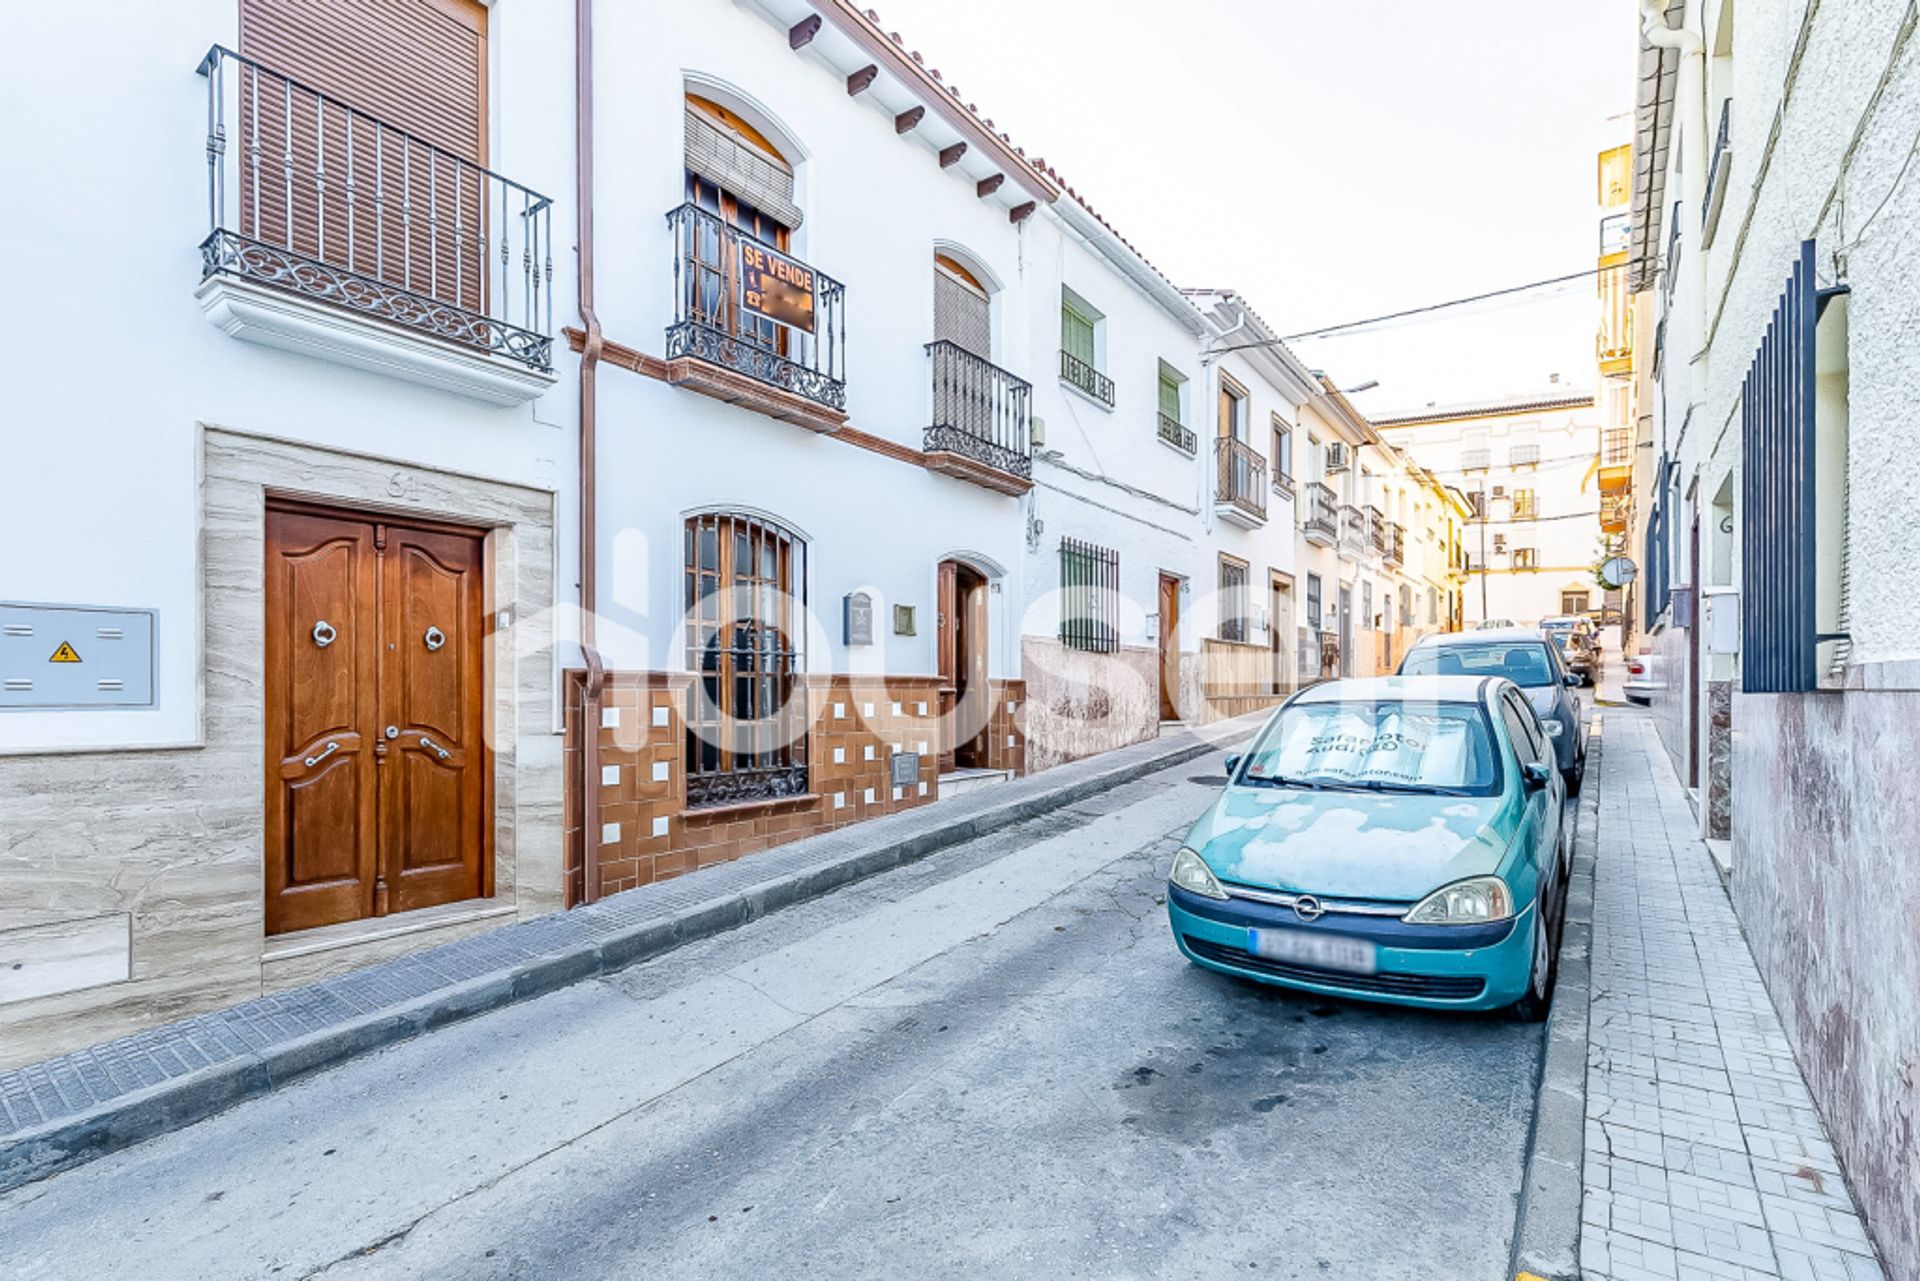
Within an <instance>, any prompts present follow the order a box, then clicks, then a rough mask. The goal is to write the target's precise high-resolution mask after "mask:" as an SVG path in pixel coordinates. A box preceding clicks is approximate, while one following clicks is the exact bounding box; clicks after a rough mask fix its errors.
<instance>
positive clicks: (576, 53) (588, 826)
mask: <svg viewBox="0 0 1920 1281" xmlns="http://www.w3.org/2000/svg"><path fill="white" fill-rule="evenodd" d="M573 27H574V30H573V147H574V193H573V199H574V207H575V208H576V210H578V226H577V232H576V234H577V236H578V239H579V244H578V246H577V251H576V255H575V256H576V257H577V259H578V261H579V265H580V281H579V290H578V292H579V297H580V324H581V327H582V328H584V329H585V330H586V333H587V338H586V342H585V344H584V345H583V346H582V348H581V352H580V655H581V658H582V660H583V661H584V662H585V663H586V665H587V678H586V682H585V684H584V685H583V686H582V689H581V699H580V897H581V901H582V902H586V903H591V902H593V901H594V900H596V899H598V898H599V897H600V783H599V779H600V696H601V694H602V692H603V691H604V690H605V688H606V683H607V670H606V667H605V665H604V664H603V663H602V662H601V660H600V649H599V646H598V639H599V637H598V632H599V629H598V627H597V626H596V625H595V624H596V607H597V605H598V603H599V601H598V596H599V594H598V592H596V591H595V579H596V577H597V575H596V572H595V565H594V560H595V556H594V548H595V545H596V541H597V539H596V535H597V533H598V525H599V510H598V506H599V504H598V496H599V486H598V484H597V482H596V478H595V473H594V452H595V451H594V445H595V442H596V439H597V436H598V433H597V432H596V430H595V422H594V409H595V397H594V381H593V375H594V369H595V367H596V366H598V365H599V363H600V350H601V346H602V343H603V340H602V337H601V334H600V317H599V316H598V315H596V314H594V310H593V0H574V4H573Z"/></svg>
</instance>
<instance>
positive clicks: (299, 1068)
mask: <svg viewBox="0 0 1920 1281" xmlns="http://www.w3.org/2000/svg"><path fill="white" fill-rule="evenodd" d="M1266 715H1267V713H1266V712H1259V713H1256V714H1253V715H1250V716H1242V717H1237V718H1234V719H1232V720H1226V721H1219V722H1216V723H1214V724H1211V725H1206V726H1201V727H1197V728H1189V729H1183V730H1181V731H1179V732H1177V733H1174V734H1170V735H1166V736H1164V737H1161V738H1156V739H1153V740H1150V741H1148V742H1144V743H1136V744H1133V745H1132V746H1129V747H1123V748H1119V749H1117V750H1115V751H1111V752H1106V753H1103V754H1101V755H1099V756H1094V757H1089V758H1087V759H1085V760H1080V761H1074V762H1071V763H1069V764H1066V765H1061V766H1057V767H1055V768H1054V769H1051V770H1048V771H1046V772H1045V773H1042V774H1039V775H1034V776H1031V777H1028V778H1022V779H1016V780H1013V781H1012V782H1009V783H1003V784H999V785H997V786H994V787H988V788H983V789H981V790H979V791H977V792H972V793H969V794H967V795H964V796H960V797H956V798H954V799H952V800H946V801H941V802H938V803H936V804H933V805H926V806H920V807H918V808H915V809H911V810H907V811H905V812H902V813H899V814H892V815H888V816H886V817H884V818H878V819H872V820H870V821H868V822H865V823H858V824H854V825H851V826H849V827H845V828H840V829H838V830H835V831H832V832H826V833H823V834H821V835H818V836H812V837H808V838H805V839H803V840H798V841H793V842H790V843H788V844H786V845H780V846H776V847H774V848H772V849H769V850H766V851H763V852H761V853H758V854H754V855H750V856H748V857H747V858H744V859H741V860H739V861H737V862H733V863H725V864H721V865H718V866H716V867H712V868H706V869H703V870H701V871H699V872H694V873H691V874H689V875H686V876H682V877H678V878H675V879H673V880H670V881H663V882H660V883H658V884H655V885H650V886H645V887H642V888H640V889H636V890H630V891H628V892H626V893H623V894H616V895H612V896H610V897H608V898H606V899H604V900H601V901H599V902H597V903H593V904H590V905H588V906H586V907H581V908H577V909H575V910H573V911H569V912H560V913H555V914H552V915H549V916H543V917H538V918H536V919H534V920H530V921H524V922H520V923H518V924H515V925H509V926H506V927H504V928H501V929H498V930H493V931H490V932H487V933H483V934H476V935H473V936H471V937H468V938H464V939H460V940H457V941H455V942H452V943H446V944H442V945H441V946H439V947H435V948H431V949H428V950H426V951H422V952H417V953H413V954H411V955H408V956H403V957H398V958H396V959H394V960H391V961H386V962H382V963H381V964H378V965H373V966H368V967H366V968H363V969H359V970H354V971H351V972H349V973H346V974H340V975H335V976H333V977H331V978H327V979H323V980H321V981H319V982H317V983H313V984H309V985H307V986H305V987H300V988H294V989H290V990H288V991H285V992H279V993H275V994H272V995H269V996H263V997H259V998H257V999H255V1000H251V1001H247V1002H245V1003H243V1004H240V1005H236V1006H231V1007H228V1008H226V1009H222V1010H215V1011H212V1012H210V1013H207V1014H202V1015H198V1016H195V1017H193V1018H189V1019H183V1020H180V1021H178V1022H175V1023H169V1024H166V1025H163V1026H161V1027H157V1028H152V1029H149V1030H147V1031H144V1032H140V1033H137V1034H135V1035H132V1036H127V1037H122V1038H120V1039H118V1040H114V1041H108V1042H105V1043H104V1044H101V1045H96V1046H92V1047H90V1048H88V1049H84V1050H78V1051H75V1052H74V1053H71V1054H67V1055H63V1056H61V1057H59V1058H54V1059H48V1060H46V1061H44V1062H41V1063H34V1064H28V1065H27V1066H25V1067H21V1068H17V1069H14V1070H11V1071H5V1072H0V1192H5V1191H7V1190H9V1189H12V1188H16V1187H20V1186H21V1185H23V1184H27V1183H31V1182H33V1181H35V1180H38V1179H43V1178H46V1177H47V1176H49V1175H52V1174H56V1173H58V1172H59V1171H61V1170H65V1169H69V1168H71V1167H73V1166H76V1165H80V1164H83V1163H85V1162H87V1161H90V1160H93V1159H94V1158H95V1157H99V1156H103V1155H105V1154H107V1153H109V1152H113V1151H116V1150H118V1149H121V1148H125V1147H129V1146H131V1145H133V1144H135V1143H139V1142H142V1141H144V1140H146V1139H150V1138H154V1137H156V1136H158V1135H161V1134H165V1133H167V1132H168V1131H171V1130H177V1129H181V1128H183V1127H185V1126H189V1125H192V1124H194V1123H195V1122H197V1121H201V1120H204V1119H206V1118H207V1117H209V1116H212V1115H214V1114H215V1113H217V1112H221V1111H224V1110H225V1109H227V1108H229V1107H232V1106H233V1105H234V1104H236V1103H240V1102H243V1101H245V1100H247V1099H250V1098H254V1097H257V1096H259V1095H262V1094H266V1093H269V1092H271V1091H273V1090H276V1089H278V1088H280V1087H281V1086H284V1085H286V1084H288V1083H289V1082H292V1081H295V1080H298V1079H299V1078H301V1077H303V1076H306V1075H308V1074H310V1073H313V1072H318V1071H321V1070H323V1069H325V1068H330V1067H335V1066H338V1065H339V1064H341V1063H344V1062H346V1061H348V1060H349V1059H353V1058H357V1057H358V1056H360V1055H363V1054H369V1053H372V1052H373V1051H375V1050H378V1049H382V1048H384V1047H386V1046H389V1045H392V1044H394V1043H396V1042H398V1041H403V1040H407V1039H410V1038H412V1037H415V1036H418V1035H420V1034H421V1033H423V1032H428V1031H431V1030H433V1029H434V1028H437V1027H442V1026H444V1025H446V1024H448V1023H453V1022H457V1021H459V1020H461V1019H468V1018H472V1017H474V1016H475V1015H479V1014H485V1013H487V1012H489V1011H492V1010H497V1009H501V1008H503V1007H505V1006H508V1005H513V1004H516V1003H518V1002H520V1001H525V1000H530V999H532V998H533V997H536V996H542V995H545V994H546V993H549V992H553V991H556V990H558V989H560V988H563V987H567V986H569V985H571V984H574V983H578V982H580V981H581V980H583V979H589V978H594V977H596V976H599V975H602V974H608V973H612V972H614V971H616V970H620V969H624V968H626V967H627V966H630V965H633V964H635V963H637V962H640V961H644V960H648V959H651V958H653V957H657V956H660V955H662V954H664V953H666V952H669V951H672V950H673V949H675V948H678V947H680V946H682V945H684V944H687V943H691V942H695V941H697V940H700V939H704V938H708V937H711V936H712V935H715V934H719V933H721V932H723V931H726V930H730V929H734V928H736V927H738V926H741V925H745V924H747V923H748V922H750V921H754V920H758V919H759V918H760V917H763V916H765V915H767V914H768V913H770V912H776V911H779V910H780V909H781V908H785V907H792V906H794V905H796V904H799V903H804V902H807V901H808V900H810V899H814V898H818V897H820V896H822V895H824V894H828V893H830V892H832V891H833V890H835V889H838V888H840V887H841V886H844V885H847V884H850V883H851V882H854V881H857V880H861V879H863V878H865V877H869V876H873V875H876V874H878V873H881V872H885V871H889V870H891V869H893V868H896V867H900V866H902V865H903V864H907V863H912V862H916V861H918V860H920V859H923V858H926V857H928V856H929V855H931V854H934V853H936V852H938V851H940V850H943V849H947V848H950V847H952V846H954V845H958V844H960V843H962V842H965V841H970V840H973V839H975V838H977V837H980V836H984V835H986V834H988V833H990V832H995V831H999V830H1001V829H1003V828H1006V827H1010V826H1012V825H1014V824H1016V823H1021V822H1025V821H1026V820H1028V819H1032V818H1036V817H1038V816H1040V815H1042V814H1046V813H1049V812H1051V811H1053V810H1057V809H1060V808H1063V807H1065V806H1068V805H1072V804H1074V803H1075V802H1078V801H1081V800H1084V799H1086V798H1088V797H1090V796H1094V795H1098V794H1099V793H1102V792H1105V791H1108V790H1109V789H1111V788H1114V787H1117V786H1119V785H1121V784H1123V783H1128V782H1132V781H1134V780H1135V779H1139V778H1141V777H1144V776H1145V775H1147V774H1151V773H1153V772H1155V771H1157V770H1162V769H1165V768H1167V767H1169V766H1172V765H1178V764H1181V763H1183V762H1186V761H1190V760H1193V759H1195V758H1196V757H1200V756H1205V755H1207V754H1209V753H1211V752H1216V751H1221V750H1223V749H1225V748H1226V747H1227V746H1229V745H1231V744H1235V743H1238V742H1239V741H1241V740H1242V739H1244V738H1245V737H1246V736H1247V735H1249V734H1251V733H1252V732H1253V731H1254V730H1255V729H1257V728H1258V727H1259V725H1260V723H1261V721H1262V720H1263V719H1264V718H1265V716H1266ZM1576 1173H1577V1172H1576Z"/></svg>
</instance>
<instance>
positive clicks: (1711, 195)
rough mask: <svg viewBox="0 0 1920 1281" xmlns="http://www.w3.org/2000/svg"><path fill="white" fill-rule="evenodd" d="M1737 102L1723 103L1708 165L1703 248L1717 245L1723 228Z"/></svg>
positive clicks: (1702, 225)
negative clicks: (1722, 212) (1715, 240)
mask: <svg viewBox="0 0 1920 1281" xmlns="http://www.w3.org/2000/svg"><path fill="white" fill-rule="evenodd" d="M1732 129H1733V99H1731V98H1728V99H1727V100H1726V101H1724V102H1722V103H1721V104H1720V129H1719V132H1718V133H1716V134H1714V136H1713V159H1712V160H1711V161H1710V162H1708V164H1707V194H1706V196H1705V198H1704V199H1703V200H1702V202H1701V204H1702V208H1701V210H1700V247H1701V248H1702V249H1705V248H1706V247H1707V246H1708V245H1711V244H1712V243H1713V233H1714V232H1715V231H1718V230H1719V228H1720V210H1721V208H1722V207H1723V206H1725V204H1726V203H1727V170H1728V169H1730V168H1731V167H1732V165H1733V148H1732V147H1731V146H1729V145H1728V144H1729V143H1730V142H1731V141H1732V137H1733V135H1732Z"/></svg>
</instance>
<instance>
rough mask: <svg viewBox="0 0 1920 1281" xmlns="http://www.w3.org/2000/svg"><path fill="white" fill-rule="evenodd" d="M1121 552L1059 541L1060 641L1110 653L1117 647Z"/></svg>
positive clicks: (1077, 541) (1079, 647) (1080, 647)
mask: <svg viewBox="0 0 1920 1281" xmlns="http://www.w3.org/2000/svg"><path fill="white" fill-rule="evenodd" d="M1119 620H1120V553H1119V552H1117V551H1114V550H1113V549H1112V548H1109V547H1096V546H1094V545H1093V544H1092V543H1083V542H1081V541H1080V540H1079V539H1077V538H1063V539H1061V540H1060V643H1061V644H1063V645H1065V646H1066V647H1067V648H1068V649H1084V650H1088V651H1091V652H1092V653H1095V654H1111V653H1112V652H1113V651H1114V650H1116V649H1118V648H1120V626H1119Z"/></svg>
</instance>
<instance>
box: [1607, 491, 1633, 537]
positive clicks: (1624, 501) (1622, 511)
mask: <svg viewBox="0 0 1920 1281" xmlns="http://www.w3.org/2000/svg"><path fill="white" fill-rule="evenodd" d="M1632 518H1633V494H1632V492H1631V491H1629V490H1624V489H1623V490H1620V491H1618V492H1617V493H1612V494H1602V495H1600V532H1601V533H1603V534H1624V533H1626V532H1627V524H1628V522H1629V521H1630V520H1632Z"/></svg>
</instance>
